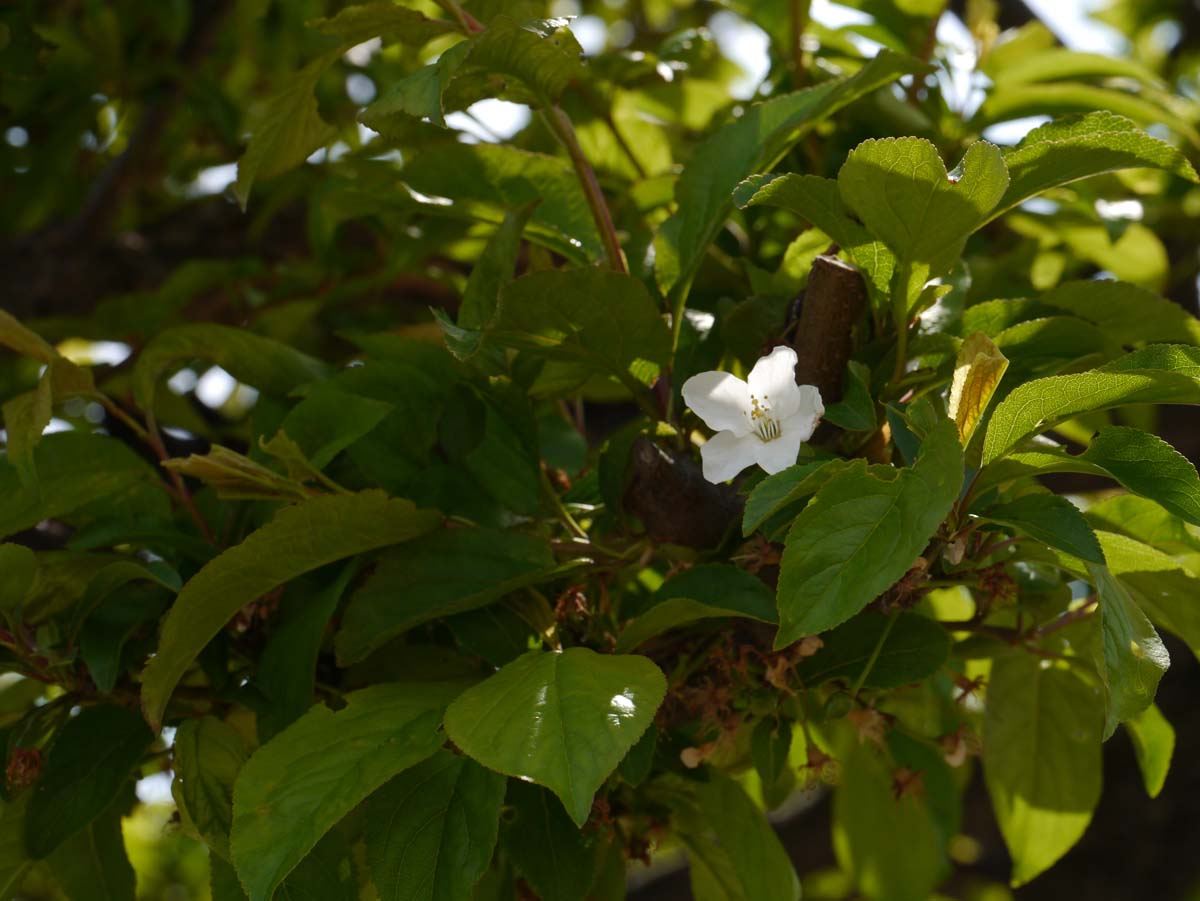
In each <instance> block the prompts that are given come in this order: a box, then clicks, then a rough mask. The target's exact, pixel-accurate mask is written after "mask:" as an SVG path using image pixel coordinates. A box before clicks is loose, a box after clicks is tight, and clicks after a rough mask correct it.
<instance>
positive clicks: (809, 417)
mask: <svg viewBox="0 0 1200 901" xmlns="http://www.w3.org/2000/svg"><path fill="white" fill-rule="evenodd" d="M796 396H797V398H798V400H799V402H798V403H797V405H796V409H795V411H794V412H793V413H791V414H790V415H789V416H788V417H787V418H786V419H784V420H783V421H782V422H781V423H780V424H779V425H780V427H781V428H782V430H783V434H785V435H787V434H790V433H791V432H798V433H799V434H800V436H801V437H800V440H801V441H807V440H808V439H809V438H811V437H812V433H813V432H814V431H815V430H816V428H817V423H818V422H820V421H821V417H822V416H824V415H825V405H824V404H823V403H822V402H821V392H820V391H818V390H817V387H816V386H815V385H799V386H797V387H796Z"/></svg>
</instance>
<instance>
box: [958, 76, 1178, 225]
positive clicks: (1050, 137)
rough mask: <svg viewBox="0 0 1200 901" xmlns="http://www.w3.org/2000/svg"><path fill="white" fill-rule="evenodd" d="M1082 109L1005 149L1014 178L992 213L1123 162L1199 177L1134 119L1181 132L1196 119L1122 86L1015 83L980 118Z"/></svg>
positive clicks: (994, 97) (997, 95)
mask: <svg viewBox="0 0 1200 901" xmlns="http://www.w3.org/2000/svg"><path fill="white" fill-rule="evenodd" d="M1076 110H1085V111H1086V112H1085V113H1084V115H1072V116H1066V117H1064V118H1061V119H1058V120H1056V121H1054V122H1050V123H1047V124H1046V125H1043V126H1042V127H1041V128H1036V129H1034V130H1033V131H1031V132H1030V133H1029V134H1028V135H1026V136H1025V139H1024V140H1023V141H1021V143H1020V144H1018V145H1017V146H1016V147H1015V148H1013V149H1012V150H1010V151H1009V152H1008V153H1007V154H1006V155H1005V162H1006V163H1008V167H1009V172H1010V174H1011V175H1012V182H1011V183H1010V185H1009V188H1008V190H1007V191H1006V192H1005V194H1004V199H1003V200H1002V201H1001V202H1000V204H999V206H998V207H997V208H996V211H995V212H994V213H993V217H994V216H998V215H1000V214H1001V213H1003V212H1005V211H1007V210H1009V209H1012V208H1013V207H1015V206H1017V205H1019V204H1020V203H1022V202H1024V201H1025V200H1028V199H1029V198H1030V197H1035V196H1037V195H1038V194H1040V193H1042V192H1043V191H1046V190H1048V189H1049V188H1053V187H1057V186H1058V185H1065V184H1069V183H1071V182H1073V181H1078V180H1079V179H1081V178H1088V177H1089V176H1092V175H1100V174H1101V173H1104V172H1114V171H1117V170H1119V169H1141V168H1155V169H1163V170H1165V171H1167V172H1171V173H1173V174H1175V175H1178V176H1180V177H1181V178H1185V179H1187V180H1188V181H1192V182H1194V181H1196V180H1197V177H1196V173H1195V170H1193V169H1192V167H1191V165H1190V164H1189V163H1188V161H1187V158H1186V157H1185V156H1184V155H1183V154H1182V153H1180V152H1179V150H1178V149H1176V148H1175V147H1172V146H1171V145H1170V144H1168V143H1166V142H1165V141H1159V140H1157V139H1155V138H1152V137H1150V136H1149V135H1147V134H1146V133H1145V132H1143V131H1141V130H1140V129H1139V128H1138V127H1137V126H1136V125H1135V124H1134V123H1133V122H1132V121H1130V119H1138V120H1140V121H1142V122H1145V123H1154V122H1163V123H1165V124H1167V125H1169V126H1170V127H1172V128H1174V129H1176V130H1177V131H1180V133H1182V134H1188V133H1189V132H1191V126H1189V125H1188V124H1187V123H1185V122H1183V121H1182V120H1180V119H1178V118H1176V117H1175V116H1172V115H1170V114H1169V113H1165V112H1164V111H1163V110H1162V108H1161V107H1160V106H1158V105H1157V104H1154V103H1152V102H1149V101H1146V100H1143V99H1140V98H1138V97H1137V96H1136V95H1133V94H1128V93H1125V92H1123V91H1114V90H1106V89H1104V88H1096V87H1091V86H1088V85H1081V84H1065V85H1013V86H1012V87H1011V88H1007V89H1005V90H1004V91H1003V92H1002V93H1000V92H996V93H993V94H992V95H991V96H989V97H988V98H987V100H985V101H984V103H983V106H981V107H980V109H979V115H978V120H979V121H978V125H979V127H985V126H986V125H988V124H989V123H991V122H999V121H1003V120H1004V119H1010V118H1020V117H1022V116H1034V115H1040V114H1043V113H1048V114H1050V115H1054V114H1058V113H1064V112H1074V111H1076ZM1095 110H1111V112H1095ZM1126 116H1128V117H1130V118H1126ZM1189 137H1191V135H1190V134H1189Z"/></svg>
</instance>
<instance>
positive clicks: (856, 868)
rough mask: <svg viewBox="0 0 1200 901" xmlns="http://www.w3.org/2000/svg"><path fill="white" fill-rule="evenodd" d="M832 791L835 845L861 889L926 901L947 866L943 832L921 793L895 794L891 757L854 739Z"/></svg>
mask: <svg viewBox="0 0 1200 901" xmlns="http://www.w3.org/2000/svg"><path fill="white" fill-rule="evenodd" d="M841 763H842V771H841V772H842V777H841V779H840V780H839V784H838V788H837V791H836V792H834V796H833V847H834V851H835V852H836V853H837V858H838V862H839V863H840V864H841V866H842V868H843V869H844V870H847V871H848V872H849V873H850V874H851V875H852V876H853V878H854V882H855V884H856V885H857V886H858V888H859V890H860V891H862V893H863V895H865V896H866V897H868V898H872V899H878V901H924V899H926V898H929V897H930V896H931V895H932V892H933V889H934V887H935V886H936V885H937V883H938V882H939V881H940V880H941V878H942V876H943V874H944V873H945V870H946V857H945V852H944V850H943V838H942V836H941V835H940V834H939V831H938V826H937V823H936V821H935V820H934V818H933V815H932V813H931V811H930V809H929V802H928V800H927V799H926V798H924V797H922V796H919V795H907V796H905V797H902V798H899V799H896V798H895V796H894V795H893V793H892V771H891V767H890V766H889V765H888V764H889V761H888V760H887V759H886V758H885V757H883V756H881V755H880V754H879V753H878V751H876V750H875V749H873V748H872V747H869V746H868V745H865V744H860V743H855V745H854V746H853V747H852V748H850V749H849V753H848V754H846V755H844V757H843V759H842V760H841Z"/></svg>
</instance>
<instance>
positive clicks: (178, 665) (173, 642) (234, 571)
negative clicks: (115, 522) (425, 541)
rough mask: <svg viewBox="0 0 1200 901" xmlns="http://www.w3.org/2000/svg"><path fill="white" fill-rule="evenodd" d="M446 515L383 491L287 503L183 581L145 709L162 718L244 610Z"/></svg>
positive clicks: (150, 676)
mask: <svg viewBox="0 0 1200 901" xmlns="http://www.w3.org/2000/svg"><path fill="white" fill-rule="evenodd" d="M439 520H440V516H439V515H438V514H437V513H436V512H434V511H430V510H418V509H417V508H416V507H415V506H414V505H413V504H412V503H411V502H410V501H406V500H389V499H388V497H387V496H386V495H385V494H384V493H383V492H381V491H364V492H362V493H360V494H352V495H327V496H322V497H315V498H313V499H312V500H308V501H305V502H303V503H300V504H296V505H295V506H292V507H287V508H285V509H283V510H281V511H280V512H279V513H278V514H277V515H276V517H275V519H274V520H272V521H271V522H269V523H268V524H267V525H265V526H263V527H262V528H261V529H259V530H258V531H256V532H254V533H253V534H251V535H250V536H249V537H247V538H246V540H245V541H243V542H242V543H241V544H238V545H235V546H234V547H231V548H229V550H227V551H225V552H224V553H222V554H221V555H220V556H218V557H217V558H215V559H214V560H213V561H212V562H210V563H209V564H208V565H206V566H205V567H204V568H203V569H201V570H200V572H198V573H196V575H195V576H193V577H192V579H191V580H190V581H189V582H188V583H187V584H186V585H184V586H183V590H182V591H181V592H180V593H179V597H178V598H177V599H176V601H175V604H174V605H173V606H172V607H171V610H170V612H169V613H168V614H167V618H166V619H165V620H164V622H163V627H162V633H161V637H160V639H159V643H158V652H157V653H156V654H155V656H154V658H153V659H152V660H151V661H150V664H149V665H148V666H147V667H146V672H145V674H144V675H143V677H142V709H143V710H144V711H145V713H146V719H147V720H148V721H149V722H150V723H151V724H152V725H153V726H154V727H155V728H158V727H159V726H161V725H162V717H163V713H164V711H165V710H166V706H167V701H168V700H169V699H170V696H171V692H172V691H173V690H174V688H175V686H176V685H177V684H178V683H179V680H180V678H182V676H183V674H184V672H186V671H187V668H188V666H189V665H190V664H191V662H192V661H193V660H194V659H195V657H196V655H197V654H199V653H200V651H201V649H203V647H204V646H205V645H206V644H208V642H209V640H211V639H212V637H213V636H215V635H216V634H217V633H218V632H219V631H220V630H221V627H222V626H224V625H225V623H227V622H228V621H229V620H230V619H231V618H232V617H233V615H234V614H235V613H237V611H238V610H240V609H241V608H242V607H244V606H245V605H246V604H248V603H250V602H251V601H253V600H254V599H255V598H258V597H261V596H262V595H263V594H265V593H266V592H268V591H271V590H272V589H274V588H276V587H277V586H279V585H282V584H283V583H284V582H287V581H288V580H290V579H294V578H295V577H296V576H299V575H302V574H303V573H306V572H310V571H311V570H314V569H317V568H318V567H320V566H324V565H325V564H326V563H332V562H334V561H336V560H341V559H342V558H344V557H350V556H353V555H355V554H361V553H363V552H365V551H369V550H374V549H375V548H379V547H385V546H387V545H389V544H399V543H401V542H403V541H407V540H409V539H411V538H415V537H416V536H418V535H421V534H423V533H424V532H428V531H429V530H430V529H432V528H433V527H434V526H436V525H437V523H438V521H439Z"/></svg>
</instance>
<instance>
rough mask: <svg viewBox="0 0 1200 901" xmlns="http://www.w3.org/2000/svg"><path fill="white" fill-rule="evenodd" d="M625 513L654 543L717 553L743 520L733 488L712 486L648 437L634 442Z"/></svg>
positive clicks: (682, 459)
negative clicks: (644, 528) (631, 515)
mask: <svg viewBox="0 0 1200 901" xmlns="http://www.w3.org/2000/svg"><path fill="white" fill-rule="evenodd" d="M629 471H630V474H631V475H630V480H629V488H628V489H627V490H626V492H625V509H626V510H627V511H629V512H630V513H632V514H633V515H634V516H636V517H637V518H638V519H640V520H641V521H642V524H643V525H644V526H645V527H646V534H647V535H649V536H650V537H651V538H653V539H654V540H655V541H658V542H664V543H667V544H681V545H684V546H685V547H693V548H704V549H707V548H715V547H716V546H717V545H719V544H720V543H721V540H722V539H723V538H724V537H725V534H726V532H728V530H729V528H730V527H731V526H732V525H733V524H734V523H735V522H737V521H739V520H740V519H741V516H742V507H743V505H744V504H745V501H744V499H743V498H742V497H741V496H740V495H739V494H738V493H737V491H736V490H734V488H732V487H731V486H729V485H713V484H712V483H711V482H708V481H706V480H705V478H704V476H703V475H702V474H701V472H700V468H699V467H698V466H697V465H696V464H695V463H694V462H693V461H692V460H690V459H688V458H687V457H679V458H675V457H672V456H671V455H670V454H669V453H667V452H666V451H665V450H663V449H662V448H661V447H659V446H658V445H657V444H655V443H654V442H653V441H651V440H650V439H649V438H639V439H638V440H637V441H636V442H634V445H633V449H632V451H631V452H630V459H629Z"/></svg>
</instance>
